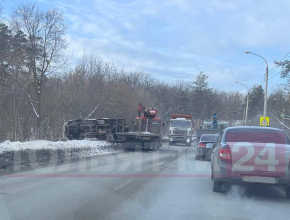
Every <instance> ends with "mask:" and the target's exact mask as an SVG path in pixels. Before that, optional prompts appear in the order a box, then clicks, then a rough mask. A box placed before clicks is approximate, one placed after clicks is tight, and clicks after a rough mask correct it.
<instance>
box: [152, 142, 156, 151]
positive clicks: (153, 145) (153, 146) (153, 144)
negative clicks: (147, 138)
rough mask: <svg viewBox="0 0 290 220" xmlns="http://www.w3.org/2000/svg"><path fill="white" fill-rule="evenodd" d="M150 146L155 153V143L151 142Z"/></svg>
mask: <svg viewBox="0 0 290 220" xmlns="http://www.w3.org/2000/svg"><path fill="white" fill-rule="evenodd" d="M151 145H152V151H156V150H157V146H156V143H155V141H152V142H151Z"/></svg>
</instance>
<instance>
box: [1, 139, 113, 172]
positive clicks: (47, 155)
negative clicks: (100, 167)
mask: <svg viewBox="0 0 290 220" xmlns="http://www.w3.org/2000/svg"><path fill="white" fill-rule="evenodd" d="M114 152H116V145H114V144H111V143H108V142H106V141H96V140H73V141H58V142H53V141H45V140H39V141H27V142H10V141H5V142H3V143H0V169H8V170H11V169H12V170H14V168H15V167H26V166H31V165H35V164H42V165H44V166H45V165H46V164H51V163H56V164H62V163H64V162H65V161H72V160H75V159H78V158H82V157H91V156H95V155H104V154H109V153H114Z"/></svg>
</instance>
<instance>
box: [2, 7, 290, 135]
mask: <svg viewBox="0 0 290 220" xmlns="http://www.w3.org/2000/svg"><path fill="white" fill-rule="evenodd" d="M65 34H66V23H65V21H64V20H63V17H62V14H61V13H60V12H59V11H57V10H54V9H52V10H47V11H42V10H40V9H39V8H38V7H37V5H35V4H31V3H25V4H21V5H19V6H18V7H17V8H15V9H14V10H13V12H12V14H11V17H10V20H9V21H2V22H0V106H1V114H0V141H3V140H7V139H9V140H13V141H25V140H30V139H49V140H54V139H59V138H61V137H62V129H63V124H64V122H66V121H68V120H70V119H77V118H86V117H88V116H89V115H90V113H92V111H93V110H95V111H94V112H93V114H91V115H90V117H92V118H96V117H114V118H125V119H127V120H130V119H133V118H134V117H135V115H136V111H137V105H138V103H139V102H142V103H143V104H144V105H145V106H148V107H157V108H158V109H159V115H160V116H161V117H162V119H163V120H164V121H165V122H166V121H167V120H168V117H169V115H170V114H171V113H174V112H175V113H184V114H192V115H193V116H194V119H195V120H196V121H198V120H206V119H210V117H211V115H212V113H213V112H215V113H217V114H218V116H219V118H220V119H223V120H228V121H230V122H232V121H234V120H242V119H243V117H244V109H245V95H246V94H244V93H242V92H236V91H235V92H226V91H221V90H217V89H215V88H212V87H210V86H209V84H208V81H207V78H208V75H207V74H206V73H204V72H202V71H201V72H200V73H193V75H196V77H195V78H193V79H192V81H191V82H189V81H180V82H176V83H173V84H168V83H165V82H161V81H158V80H156V79H154V78H153V77H152V76H151V75H149V74H146V73H143V72H138V71H136V72H126V71H125V70H123V69H121V68H119V67H118V66H116V65H115V64H114V63H109V62H104V61H103V60H102V58H101V57H98V56H96V55H93V54H86V55H84V56H83V57H82V58H80V59H79V60H78V62H77V63H76V65H75V67H73V68H72V67H71V66H69V65H68V60H69V57H68V56H66V54H67V53H66V49H67V43H66V40H65ZM96 53H97V51H96ZM281 65H282V64H281ZM284 65H286V64H284ZM263 93H264V92H263V88H262V87H261V86H259V85H256V86H254V87H253V88H252V89H251V93H250V104H249V119H251V118H253V117H255V116H256V115H257V114H260V113H261V112H262V108H261V107H260V106H262V105H263ZM277 106H278V107H277ZM283 109H286V110H287V109H288V110H289V109H290V108H289V92H287V91H286V90H285V89H283V88H280V89H277V90H275V91H274V92H272V93H271V94H270V96H269V111H270V112H272V113H273V114H275V115H277V116H279V115H280V114H281V113H282V112H283Z"/></svg>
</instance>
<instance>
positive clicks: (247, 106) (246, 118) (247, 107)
mask: <svg viewBox="0 0 290 220" xmlns="http://www.w3.org/2000/svg"><path fill="white" fill-rule="evenodd" d="M236 83H238V84H241V85H243V86H245V87H246V88H247V90H248V94H247V104H246V117H245V121H246V122H245V125H247V121H248V111H249V95H250V90H249V87H248V86H246V85H245V84H243V83H240V82H236Z"/></svg>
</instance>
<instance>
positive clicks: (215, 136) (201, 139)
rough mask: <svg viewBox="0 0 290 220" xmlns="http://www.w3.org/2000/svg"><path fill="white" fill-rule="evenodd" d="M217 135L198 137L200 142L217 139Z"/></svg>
mask: <svg viewBox="0 0 290 220" xmlns="http://www.w3.org/2000/svg"><path fill="white" fill-rule="evenodd" d="M218 137H219V136H218V135H202V136H201V138H200V141H201V142H216V141H217V139H218Z"/></svg>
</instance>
